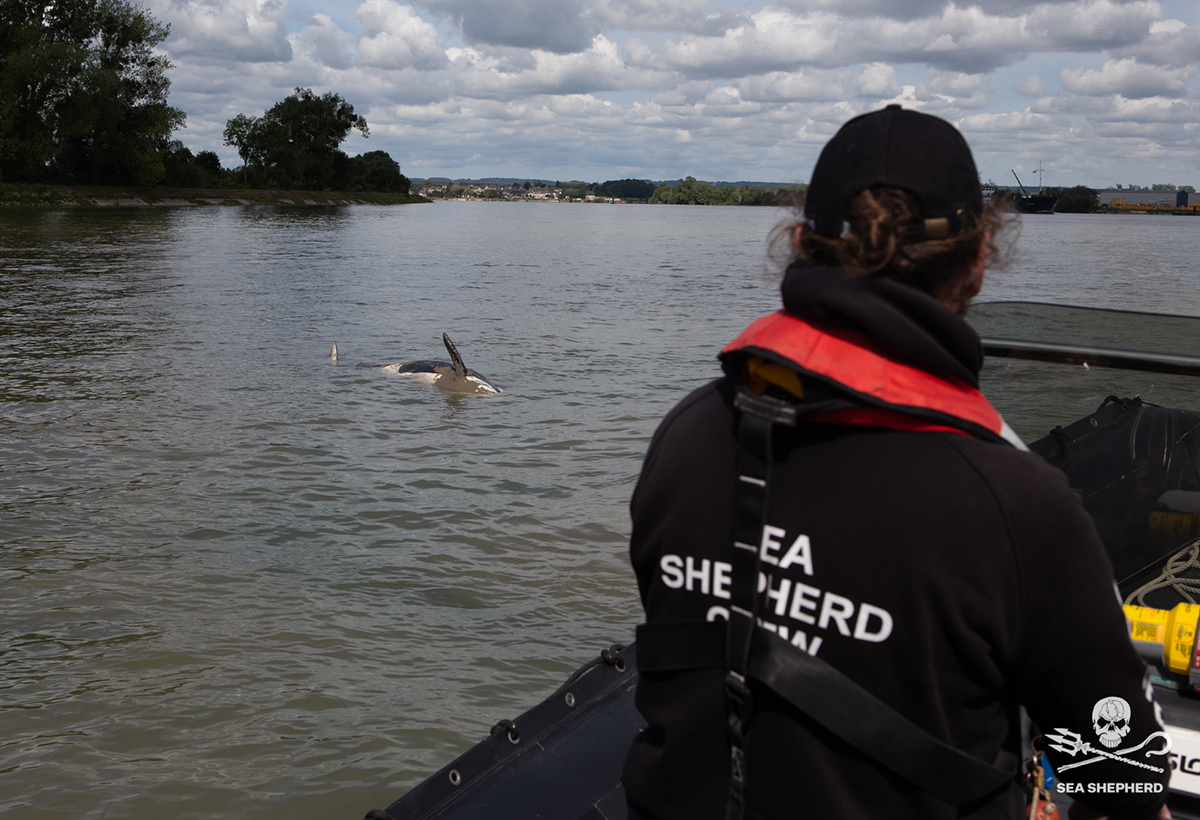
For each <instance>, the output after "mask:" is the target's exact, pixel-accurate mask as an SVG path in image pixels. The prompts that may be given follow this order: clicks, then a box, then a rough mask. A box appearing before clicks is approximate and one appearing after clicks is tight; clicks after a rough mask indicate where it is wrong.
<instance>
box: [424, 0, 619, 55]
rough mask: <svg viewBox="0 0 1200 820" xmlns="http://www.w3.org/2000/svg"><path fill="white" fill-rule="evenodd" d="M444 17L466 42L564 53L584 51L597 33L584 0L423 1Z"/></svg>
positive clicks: (597, 29) (597, 26)
mask: <svg viewBox="0 0 1200 820" xmlns="http://www.w3.org/2000/svg"><path fill="white" fill-rule="evenodd" d="M421 5H422V6H424V7H425V8H428V9H430V10H431V11H433V12H435V13H438V14H447V15H450V17H451V18H452V19H453V20H454V22H455V24H456V25H457V26H458V27H459V29H461V31H462V34H463V36H464V37H465V38H466V40H467V42H469V43H472V44H490V45H502V46H514V47H517V48H536V49H542V50H545V51H552V52H556V53H559V54H567V53H570V52H574V51H583V50H585V49H587V47H588V45H589V44H590V43H591V41H592V38H593V37H595V36H596V35H597V34H599V33H600V27H599V25H598V24H597V22H596V21H595V20H594V16H593V14H592V12H591V9H590V6H589V4H588V3H587V2H586V0H484V2H479V0H422V2H421Z"/></svg>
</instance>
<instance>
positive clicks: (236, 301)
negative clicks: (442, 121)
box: [0, 203, 1200, 820]
mask: <svg viewBox="0 0 1200 820" xmlns="http://www.w3.org/2000/svg"><path fill="white" fill-rule="evenodd" d="M780 216H781V214H779V213H778V212H774V211H769V210H759V209H751V208H688V207H684V206H679V207H667V206H654V207H650V206H645V207H637V206H628V207H610V206H550V205H547V206H536V205H523V204H517V205H503V204H473V203H439V204H437V205H434V206H422V207H393V208H373V207H361V206H360V207H343V208H332V207H331V208H322V207H311V208H251V207H248V208H180V209H140V210H130V211H116V210H99V209H77V210H71V209H63V210H34V209H28V210H7V211H2V212H0V248H3V251H0V254H2V257H0V361H2V362H3V368H2V369H0V406H2V407H3V413H2V414H0V455H2V458H3V470H2V471H0V540H2V543H3V547H2V549H0V581H3V583H2V584H0V612H2V613H3V618H2V619H0V630H2V632H0V634H2V636H3V637H2V638H0V812H2V813H4V815H5V817H6V818H7V817H14V818H34V817H43V816H58V815H63V816H66V815H70V816H79V817H97V818H99V817H103V818H119V817H139V818H141V817H148V816H152V815H154V814H157V813H159V812H160V811H162V810H163V809H164V808H167V810H168V811H170V812H171V813H172V814H174V815H176V816H180V817H192V816H195V817H200V816H204V817H230V818H233V817H237V818H243V817H249V816H257V815H259V814H265V813H266V812H267V811H271V812H278V813H280V814H282V815H286V816H294V817H301V818H304V817H311V818H314V820H315V818H329V817H344V818H351V817H355V818H356V817H360V816H361V815H362V813H363V812H364V811H365V810H366V809H367V808H370V807H372V806H380V805H386V804H387V803H388V802H390V800H391V799H393V798H394V797H395V796H396V795H398V794H399V793H400V792H401V791H403V790H404V789H405V788H407V787H409V786H411V785H413V784H414V783H416V782H417V781H419V780H420V779H421V778H422V777H423V776H425V775H426V774H428V773H429V772H431V771H433V770H434V769H436V768H438V767H439V766H441V765H442V764H444V763H445V762H446V761H448V760H449V759H450V758H451V757H452V756H453V755H454V754H456V753H458V752H460V751H462V750H463V749H464V748H465V747H466V746H467V745H468V744H470V743H471V742H473V741H474V740H476V739H479V738H481V737H483V736H484V735H486V733H487V729H488V727H490V726H491V725H492V724H493V723H495V722H496V720H498V719H499V718H502V717H512V716H514V715H515V714H517V713H519V712H520V711H522V710H523V709H524V708H526V707H527V706H529V705H530V704H532V703H533V702H535V701H536V700H537V699H539V698H540V697H541V696H543V695H545V694H546V693H548V692H549V691H551V690H552V689H553V688H554V687H555V686H556V685H557V683H558V682H560V681H561V680H562V679H563V678H565V677H566V675H567V674H569V673H570V671H572V670H573V669H574V668H575V667H576V666H577V665H578V664H580V663H582V662H583V661H585V660H587V659H589V658H590V657H591V656H592V655H593V654H594V653H595V652H596V651H597V650H598V649H599V648H601V647H604V646H607V645H608V644H609V643H613V642H624V641H627V640H628V639H629V638H630V637H631V635H632V627H633V625H634V624H635V623H636V622H637V620H638V618H639V614H640V613H639V606H638V603H637V597H636V591H635V588H634V584H633V578H632V575H631V573H630V572H629V570H628V567H627V565H626V561H625V555H624V552H625V539H626V537H627V534H628V523H627V511H626V505H627V503H628V498H629V494H630V492H631V490H632V487H633V482H634V480H635V479H636V476H637V472H638V470H639V469H640V465H641V457H642V454H643V452H644V450H645V446H646V444H647V441H648V438H649V436H650V434H651V433H652V432H653V430H654V428H655V426H656V425H657V423H658V420H659V419H660V418H661V417H662V415H663V414H664V413H665V412H666V411H667V410H668V409H669V408H670V407H671V406H672V405H673V404H674V403H675V402H676V401H678V400H679V398H681V397H682V396H683V395H684V394H685V393H686V391H688V390H689V389H691V388H692V387H694V386H698V385H699V384H702V383H703V382H705V381H707V380H708V379H710V378H712V377H713V376H714V375H716V373H717V367H716V363H715V354H716V352H717V350H718V349H719V348H720V347H721V346H722V345H723V344H724V343H725V342H727V341H728V340H729V339H730V338H732V337H733V336H734V335H735V334H736V333H737V332H738V331H739V330H741V328H742V327H743V326H744V325H745V324H746V323H747V322H748V321H749V320H750V319H752V318H754V317H755V316H757V315H758V314H760V313H762V312H764V311H766V310H768V309H773V308H774V307H775V305H776V303H777V296H776V286H775V283H774V281H773V280H772V278H771V277H770V276H768V275H765V274H764V264H765V251H766V241H765V240H766V236H767V233H768V231H769V229H770V228H771V227H772V226H773V225H774V223H775V222H776V221H777V220H778V219H779V218H780ZM1191 224H1192V223H1190V222H1189V221H1187V220H1181V219H1153V218H1144V219H1141V220H1137V219H1136V218H1127V219H1123V220H1118V219H1115V218H1111V217H1108V218H1105V217H1097V218H1091V219H1089V218H1079V219H1073V218H1070V217H1053V218H1050V219H1044V220H1041V221H1036V224H1035V219H1034V218H1029V219H1028V220H1027V222H1026V226H1025V229H1024V234H1023V239H1022V242H1023V243H1024V244H1023V245H1022V256H1023V258H1025V259H1026V260H1027V261H1026V263H1025V264H1024V266H1022V263H1021V262H1018V265H1017V267H1016V268H1014V269H1013V270H1011V271H1009V272H1006V273H1004V274H1001V275H1000V276H997V277H996V278H994V279H993V280H992V281H991V282H990V283H989V285H988V286H987V289H986V290H985V297H987V298H993V299H1010V298H1037V299H1044V300H1053V299H1055V298H1061V299H1064V300H1065V301H1068V302H1079V303H1084V304H1098V305H1103V306H1112V305H1117V304H1119V305H1121V306H1123V307H1141V308H1145V309H1157V310H1164V309H1170V308H1172V307H1176V306H1178V307H1179V308H1180V309H1182V310H1184V311H1185V312H1187V311H1188V310H1189V309H1190V312H1192V313H1197V314H1200V305H1196V304H1193V303H1191V302H1189V301H1188V300H1195V299H1196V298H1198V297H1196V296H1195V295H1194V289H1190V290H1188V291H1187V293H1184V292H1183V291H1182V285H1183V282H1184V281H1185V280H1186V279H1187V276H1188V275H1189V274H1188V273H1187V271H1185V270H1184V269H1183V267H1182V263H1181V261H1180V260H1181V259H1183V258H1185V257H1186V258H1190V259H1194V258H1197V257H1198V256H1200V254H1197V250H1200V248H1197V244H1200V243H1198V242H1197V240H1196V239H1195V238H1194V237H1195V234H1196V231H1195V230H1193V229H1191ZM1122 233H1123V234H1124V235H1125V240H1126V241H1125V243H1124V244H1123V245H1122V244H1121V243H1119V242H1117V241H1115V240H1112V237H1114V236H1117V235H1118V234H1122ZM1110 240H1112V241H1110ZM1105 243H1108V244H1111V245H1112V246H1113V247H1112V248H1109V249H1108V250H1107V251H1103V252H1102V247H1103V246H1104V245H1105ZM1121 247H1124V248H1126V249H1127V250H1128V253H1129V254H1138V255H1139V256H1138V257H1137V258H1136V259H1134V258H1133V257H1131V256H1129V255H1126V256H1120V255H1118V254H1117V253H1116V252H1117V251H1118V250H1119V249H1120V248H1121ZM1089 253H1090V254H1091V255H1087V254H1089ZM1105 254H1107V256H1106V255H1105ZM1160 263H1161V264H1160ZM1155 266H1158V267H1157V269H1156V268H1155ZM1104 283H1107V284H1104ZM1100 285H1104V286H1103V287H1101V286H1100ZM443 332H448V333H449V334H450V335H451V337H453V338H454V340H455V342H456V344H457V346H458V348H459V350H460V351H461V352H462V354H463V357H464V359H465V361H466V363H467V365H468V366H470V367H472V368H474V369H476V370H478V371H479V372H482V373H486V374H487V375H488V376H489V377H491V378H494V379H496V381H497V382H498V383H500V384H503V385H504V386H505V388H506V391H507V392H506V393H505V394H503V395H501V396H496V397H474V396H472V397H454V396H447V395H444V394H441V393H438V392H436V391H434V390H431V389H429V388H427V387H424V386H422V385H419V384H414V383H412V382H409V381H406V380H404V379H403V378H401V377H395V376H390V375H388V374H385V373H380V372H378V371H371V370H362V369H357V368H356V367H355V364H357V363H358V362H360V361H400V360H404V359H412V358H440V357H441V356H442V354H443V350H442V347H441V341H440V340H441V334H442V333H443ZM334 341H336V342H337V343H338V348H339V354H340V362H338V363H333V362H331V361H330V360H329V358H328V355H329V348H330V345H331V344H332V343H333V342H334ZM1037 367H1046V366H1044V365H1036V364H1034V363H1026V362H1011V361H1006V362H1002V363H1000V364H997V365H989V371H988V374H987V375H988V378H989V382H990V383H993V384H996V385H1000V387H998V388H997V390H998V392H999V393H1000V394H1001V395H999V396H998V398H997V403H998V404H1000V405H1001V408H1002V410H1003V411H1004V412H1005V413H1006V416H1007V417H1009V418H1010V421H1013V422H1014V424H1015V426H1017V428H1018V430H1019V431H1020V432H1022V434H1024V435H1026V436H1028V437H1036V436H1037V435H1040V434H1041V433H1040V432H1036V431H1038V430H1041V431H1043V432H1044V431H1045V430H1046V429H1049V427H1050V426H1053V425H1054V424H1058V423H1061V422H1062V421H1064V418H1063V417H1062V416H1061V415H1058V414H1059V413H1067V414H1069V417H1075V416H1077V415H1083V413H1086V412H1087V411H1088V410H1091V409H1093V408H1094V407H1095V405H1097V404H1098V403H1099V402H1100V401H1101V400H1102V399H1103V398H1104V396H1105V395H1107V394H1108V393H1111V392H1121V391H1120V390H1114V389H1113V388H1112V387H1111V382H1110V380H1109V375H1111V374H1104V373H1100V372H1099V370H1098V369H1093V370H1092V371H1088V372H1083V371H1082V370H1081V369H1073V370H1071V369H1069V370H1068V372H1066V374H1065V375H1064V374H1062V373H1059V375H1055V376H1051V377H1049V378H1050V379H1052V381H1050V382H1048V381H1047V380H1046V379H1047V377H1045V376H1042V375H1038V374H1037V373H1036V372H1035V369H1036V368H1037ZM1122 377H1124V376H1122ZM1048 384H1052V385H1053V386H1054V388H1055V390H1056V391H1057V390H1060V389H1061V392H1062V393H1063V394H1064V395H1065V396H1067V401H1066V403H1065V404H1064V405H1063V407H1061V408H1057V409H1055V410H1054V411H1050V410H1035V411H1033V412H1029V413H1027V415H1025V416H1021V417H1019V418H1014V416H1013V414H1014V410H1013V409H1012V408H1010V407H1007V406H1005V402H1002V401H1000V398H1004V399H1005V400H1006V401H1009V400H1011V401H1012V402H1015V403H1017V404H1023V405H1026V406H1027V407H1028V406H1034V407H1037V408H1044V407H1046V402H1045V401H1044V398H1045V392H1046V389H1047V385H1048ZM1160 385H1161V381H1159V380H1158V379H1157V378H1156V379H1153V380H1151V381H1150V382H1148V383H1147V384H1146V385H1144V386H1142V387H1137V388H1136V389H1135V392H1141V393H1142V395H1143V396H1144V397H1145V398H1147V399H1148V400H1151V401H1153V400H1154V397H1155V396H1156V395H1158V393H1156V391H1160V390H1161V389H1162V388H1161V387H1160ZM1076 405H1078V406H1081V407H1082V406H1084V405H1086V408H1085V409H1084V410H1082V411H1081V412H1079V413H1075V407H1076Z"/></svg>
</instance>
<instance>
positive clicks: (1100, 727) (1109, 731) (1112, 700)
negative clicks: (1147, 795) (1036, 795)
mask: <svg viewBox="0 0 1200 820" xmlns="http://www.w3.org/2000/svg"><path fill="white" fill-rule="evenodd" d="M1132 714H1133V711H1132V710H1131V709H1130V708H1129V701H1127V700H1125V699H1124V698H1118V697H1116V696H1113V697H1108V698H1101V699H1100V700H1098V701H1096V705H1095V706H1093V707H1092V729H1093V730H1094V731H1095V732H1096V738H1097V739H1098V740H1099V741H1100V744H1101V745H1102V746H1103V747H1104V748H1103V749H1097V748H1096V747H1095V746H1093V745H1092V744H1091V742H1089V741H1086V740H1084V739H1083V738H1082V737H1081V736H1080V735H1079V734H1078V733H1076V732H1072V731H1070V730H1069V729H1060V728H1055V730H1054V731H1056V732H1059V733H1060V734H1057V735H1049V734H1048V735H1046V739H1047V740H1053V741H1055V743H1052V744H1051V745H1050V748H1051V749H1054V750H1055V751H1059V752H1063V753H1064V754H1068V755H1070V756H1071V757H1075V756H1076V755H1078V754H1090V755H1093V756H1092V757H1087V758H1084V759H1083V760H1080V761H1077V762H1074V763H1068V764H1067V765H1065V766H1059V767H1058V770H1059V771H1060V772H1065V771H1066V770H1067V769H1077V768H1079V767H1080V766H1087V765H1088V764H1089V763H1096V762H1099V761H1101V760H1105V759H1108V760H1115V761H1117V762H1118V763H1125V764H1127V765H1129V766H1137V767H1138V768H1142V769H1149V770H1150V771H1153V772H1158V773H1160V774H1161V773H1162V772H1163V769H1162V768H1161V767H1159V766H1152V765H1150V764H1149V763H1144V762H1142V761H1140V760H1134V759H1133V758H1132V755H1133V753H1134V752H1138V751H1141V750H1142V749H1144V748H1146V746H1148V745H1149V744H1150V742H1151V741H1153V740H1157V739H1158V738H1162V739H1163V745H1162V748H1151V749H1147V750H1146V752H1145V753H1143V755H1142V756H1143V757H1151V756H1160V755H1165V754H1166V753H1167V752H1169V751H1171V738H1170V736H1169V735H1168V734H1167V733H1166V732H1161V731H1160V732H1154V733H1153V734H1152V735H1150V736H1149V737H1147V738H1146V739H1145V740H1143V741H1142V742H1141V743H1139V744H1138V745H1136V746H1130V747H1129V748H1127V749H1119V748H1117V747H1118V746H1120V745H1121V741H1122V740H1124V739H1125V736H1126V735H1128V734H1129V719H1130V717H1131V716H1132ZM1109 750H1111V751H1109Z"/></svg>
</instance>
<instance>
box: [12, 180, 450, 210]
mask: <svg viewBox="0 0 1200 820" xmlns="http://www.w3.org/2000/svg"><path fill="white" fill-rule="evenodd" d="M415 202H429V200H428V199H425V198H424V197H421V196H415V195H413V196H406V195H404V194H398V193H387V192H383V191H254V190H243V189H241V188H223V189H206V188H118V187H112V186H103V185H9V184H4V185H0V205H77V206H85V207H145V206H151V205H404V204H408V203H415Z"/></svg>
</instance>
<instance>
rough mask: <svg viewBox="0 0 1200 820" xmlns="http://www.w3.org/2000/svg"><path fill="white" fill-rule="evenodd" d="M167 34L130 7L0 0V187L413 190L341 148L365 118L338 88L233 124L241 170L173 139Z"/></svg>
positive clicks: (396, 169)
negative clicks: (163, 47) (164, 46)
mask: <svg viewBox="0 0 1200 820" xmlns="http://www.w3.org/2000/svg"><path fill="white" fill-rule="evenodd" d="M169 34H170V27H169V26H166V25H163V24H161V23H159V22H158V21H157V20H155V19H154V18H153V17H152V16H151V15H150V14H149V13H148V12H147V11H146V10H145V9H143V8H141V7H140V6H138V5H136V4H135V3H134V2H130V0H0V183H3V182H10V183H11V182H17V183H85V184H95V185H129V186H149V185H168V186H172V187H190V188H208V187H230V186H238V185H241V186H247V187H248V186H250V185H257V186H260V187H261V186H269V187H272V188H284V189H308V190H347V191H394V192H399V193H403V194H408V192H409V181H408V179H407V178H406V177H405V176H404V175H403V174H402V173H400V166H399V164H397V163H396V162H395V161H394V160H393V159H392V158H391V156H390V155H388V154H387V153H386V152H384V151H371V152H368V153H366V154H363V155H361V156H356V157H348V156H347V155H346V154H345V153H344V152H342V151H341V150H340V149H339V146H340V145H341V143H342V141H344V140H345V138H346V136H347V135H348V134H349V133H350V131H351V130H352V129H358V130H359V131H361V132H362V134H363V135H364V136H366V135H367V134H368V133H369V132H368V129H367V123H366V120H365V119H364V118H363V117H362V116H359V115H356V114H355V113H354V107H353V106H352V105H350V103H348V102H346V101H345V100H343V99H342V98H341V97H340V96H339V95H337V94H334V93H332V92H329V93H326V94H323V95H320V96H318V95H317V94H315V93H314V92H313V91H312V90H310V89H302V88H297V89H296V90H295V93H294V94H292V95H290V96H288V97H287V98H285V99H284V100H283V101H281V102H279V103H276V104H275V105H274V106H273V107H272V108H270V109H268V110H267V111H266V112H265V113H264V114H263V115H262V116H261V117H251V116H247V115H244V114H239V115H237V116H236V117H234V118H233V119H231V120H229V122H228V123H227V124H226V129H225V134H224V137H225V142H226V144H227V145H232V146H234V147H236V148H237V151H238V154H239V156H241V158H242V160H243V163H244V166H243V167H242V168H239V169H225V168H222V167H221V160H220V157H219V156H218V155H217V154H216V153H215V152H213V151H199V152H197V153H193V152H192V151H191V149H189V148H188V147H187V146H186V145H184V144H183V142H182V141H180V140H178V139H174V138H173V134H174V132H175V131H176V130H178V129H180V128H182V127H183V125H184V123H185V122H186V115H185V114H184V112H183V111H181V110H180V109H178V108H175V107H173V106H171V105H170V104H169V102H168V95H169V92H170V88H171V81H170V80H169V79H168V78H167V72H168V71H169V70H170V69H172V68H173V67H174V66H172V64H171V63H170V62H169V61H168V60H167V59H166V58H165V57H163V56H162V55H160V54H156V53H155V48H156V47H157V46H158V45H159V44H161V43H162V42H163V41H164V40H166V38H167V36H168V35H169Z"/></svg>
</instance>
